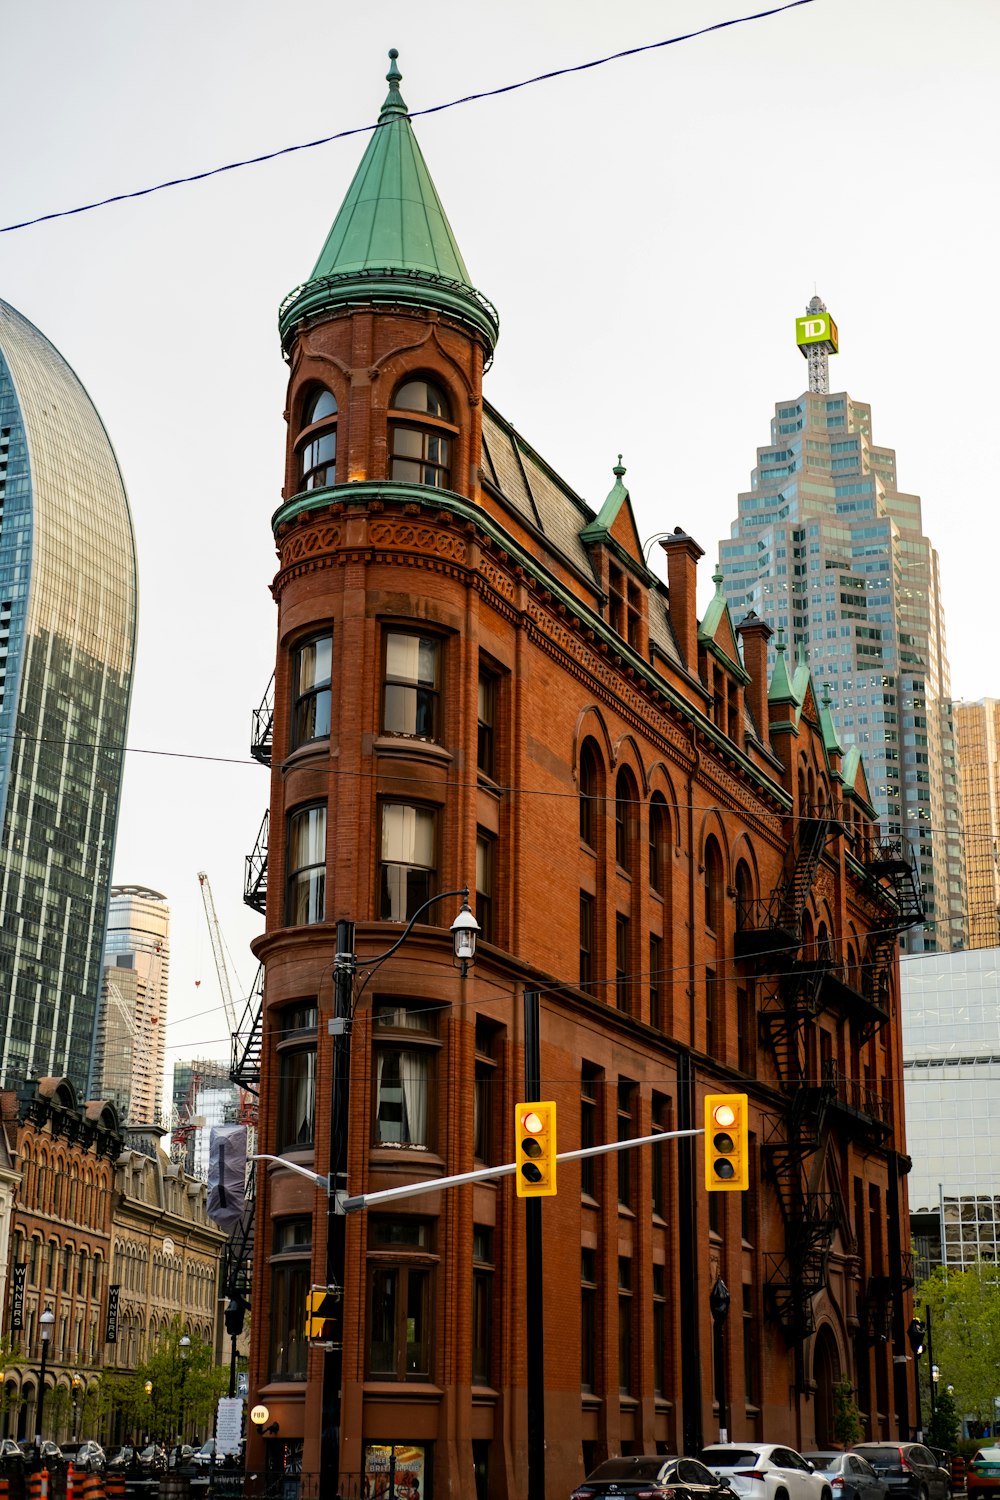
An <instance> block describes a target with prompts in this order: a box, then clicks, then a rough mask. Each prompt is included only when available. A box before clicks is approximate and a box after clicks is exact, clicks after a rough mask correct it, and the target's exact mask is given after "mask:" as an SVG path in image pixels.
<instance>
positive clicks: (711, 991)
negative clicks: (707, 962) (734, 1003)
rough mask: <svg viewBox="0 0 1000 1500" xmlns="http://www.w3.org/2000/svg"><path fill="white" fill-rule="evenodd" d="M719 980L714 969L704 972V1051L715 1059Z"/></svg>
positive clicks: (717, 1033) (717, 1032)
mask: <svg viewBox="0 0 1000 1500" xmlns="http://www.w3.org/2000/svg"><path fill="white" fill-rule="evenodd" d="M718 1021H719V978H718V975H717V974H716V973H715V970H714V969H706V970H705V1051H706V1052H707V1053H708V1055H709V1057H717V1056H718V1053H717V1052H716V1048H717V1046H718V1044H719V1040H720V1038H719V1028H718Z"/></svg>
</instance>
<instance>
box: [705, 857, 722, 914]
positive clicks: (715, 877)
mask: <svg viewBox="0 0 1000 1500" xmlns="http://www.w3.org/2000/svg"><path fill="white" fill-rule="evenodd" d="M722 909H723V908H722V855H721V854H720V852H719V846H718V844H717V843H716V841H715V839H714V838H710V839H709V840H708V841H707V843H706V844H705V926H706V927H711V929H712V931H713V932H721V931H722Z"/></svg>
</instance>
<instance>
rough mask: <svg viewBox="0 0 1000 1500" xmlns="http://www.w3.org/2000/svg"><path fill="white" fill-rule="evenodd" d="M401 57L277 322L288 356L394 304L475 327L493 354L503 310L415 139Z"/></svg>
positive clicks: (392, 66) (394, 53)
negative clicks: (302, 329) (313, 253)
mask: <svg viewBox="0 0 1000 1500" xmlns="http://www.w3.org/2000/svg"><path fill="white" fill-rule="evenodd" d="M398 55H399V54H398V52H397V51H396V48H395V47H393V48H392V49H391V50H390V52H389V71H388V73H386V75H385V78H386V82H387V83H388V85H389V92H388V93H387V95H386V97H385V102H384V104H383V105H382V111H381V114H380V115H379V119H378V125H377V126H376V127H375V129H374V130H373V131H372V134H371V139H370V140H369V142H368V145H367V147H366V149H365V154H364V156H363V157H362V159H361V165H360V166H359V167H358V170H357V172H356V173H355V174H354V181H353V182H352V183H351V185H350V187H349V188H348V190H347V196H346V197H345V198H344V201H343V203H342V204H341V206H340V209H339V210H338V213H337V216H336V218H335V219H334V221H333V226H332V228H331V229H330V232H329V234H328V235H327V237H326V243H325V244H324V246H323V249H322V250H321V251H320V255H319V259H318V260H317V262H316V264H315V266H314V267H313V270H312V274H311V275H310V277H309V280H308V281H307V282H305V283H304V285H302V286H300V287H296V289H295V291H293V292H291V293H290V294H289V295H288V297H286V298H285V301H284V303H283V304H282V307H281V311H280V313H279V317H278V322H279V327H280V329H281V336H282V342H283V344H284V346H285V349H286V352H287V349H288V346H289V342H290V338H291V335H292V332H293V330H294V329H295V328H296V327H297V326H298V324H299V323H301V322H302V321H303V320H305V319H310V320H313V319H316V318H318V317H322V316H324V315H325V314H327V313H329V312H331V311H333V309H334V308H336V307H343V306H344V305H347V304H350V305H357V304H358V303H359V302H362V303H363V302H368V303H371V302H382V303H385V302H389V301H391V302H392V303H394V304H395V305H397V306H398V305H400V304H403V305H407V304H408V305H411V306H419V307H433V308H436V309H438V310H439V311H441V312H445V313H448V314H450V315H451V316H452V317H456V318H458V319H459V320H460V321H461V322H464V323H465V324H466V325H468V326H471V327H472V328H473V330H474V331H475V332H476V333H477V334H478V335H479V336H480V338H481V339H482V340H483V343H484V345H485V347H486V360H487V363H488V362H489V359H490V358H491V357H492V353H493V347H494V345H495V343H496V339H497V334H498V322H497V315H496V310H495V309H494V308H493V307H492V305H491V304H490V303H489V302H488V301H487V300H486V298H485V297H484V296H483V295H482V293H481V292H478V291H477V290H476V289H475V287H474V286H473V285H472V281H471V278H470V276H469V272H468V270H467V269H466V265H465V261H464V260H463V259H462V252H461V251H460V250H459V248H458V243H457V241H456V239H455V236H454V234H453V233H452V229H451V225H450V224H449V223H448V218H447V215H446V214H445V211H444V208H443V207H442V204H441V200H440V198H439V197H438V195H437V189H436V188H435V186H434V183H433V182H432V180H431V175H430V173H429V172H428V170H427V164H426V162H425V161H424V158H423V154H422V153H421V150H420V147H419V145H418V144H417V139H416V136H415V135H414V133H413V126H412V124H411V122H410V117H409V114H408V113H407V108H406V104H405V102H404V100H403V96H402V94H401V93H400V92H399V84H400V83H401V82H402V76H403V75H402V73H401V72H400V70H399V68H398V66H397V63H396V59H397V57H398Z"/></svg>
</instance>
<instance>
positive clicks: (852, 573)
mask: <svg viewBox="0 0 1000 1500" xmlns="http://www.w3.org/2000/svg"><path fill="white" fill-rule="evenodd" d="M810 315H811V316H810ZM799 325H800V328H799V334H800V337H799V343H800V346H801V347H802V352H803V353H804V354H806V355H807V356H808V358H809V389H808V390H807V391H805V392H804V393H803V394H802V395H801V396H798V397H796V398H794V399H789V400H787V401H782V402H779V403H778V405H777V406H776V407H775V409H774V417H773V418H772V421H771V431H770V438H769V441H768V442H767V443H766V444H765V445H764V446H763V447H761V448H758V449H757V463H756V466H755V468H754V470H753V473H752V475H751V480H750V489H749V490H747V491H745V492H744V493H743V494H741V495H740V496H739V498H738V502H737V518H736V520H735V521H734V523H733V526H732V531H731V535H730V537H729V539H727V540H725V541H723V542H722V543H721V544H720V553H719V559H720V565H721V569H722V577H723V588H724V591H725V594H726V598H727V599H728V602H729V606H730V608H731V610H732V611H733V614H734V618H735V619H737V620H739V619H741V618H742V617H743V616H744V615H745V614H746V613H747V612H748V610H751V609H752V610H754V611H756V613H757V614H758V615H759V616H761V618H762V619H765V620H767V622H768V623H769V624H770V625H772V626H774V627H776V628H777V629H778V630H779V631H780V632H781V633H782V636H783V638H784V639H785V641H786V642H787V643H788V644H789V645H790V646H791V648H792V660H793V661H794V660H795V658H796V657H797V656H798V654H799V653H800V652H802V653H805V655H806V656H807V658H808V661H809V665H810V668H811V670H812V677H813V681H814V682H815V683H817V684H819V685H822V684H829V690H830V698H831V700H832V701H831V712H832V715H833V723H834V726H835V728H836V730H837V735H838V738H839V740H840V742H841V744H842V745H843V746H844V747H845V748H846V747H847V746H849V745H858V746H859V747H860V749H861V752H862V759H863V762H864V767H865V773H866V775H867V778H868V785H869V791H870V794H871V799H872V804H873V806H874V808H875V811H876V813H877V814H878V817H879V820H880V822H881V824H882V827H883V830H884V832H885V833H886V834H887V835H888V836H889V837H890V838H895V837H899V836H902V837H903V838H905V839H906V840H907V841H908V842H909V844H910V846H911V849H912V851H913V854H914V859H915V864H916V866H917V870H918V872H919V879H920V882H921V886H922V889H923V894H924V909H925V913H926V921H925V925H924V927H923V928H920V927H917V928H914V929H913V930H912V931H911V932H908V933H903V935H902V937H901V940H900V941H901V946H902V949H903V951H904V952H915V951H934V950H939V949H940V950H944V951H947V950H950V949H954V948H961V947H964V946H965V942H966V917H965V866H964V859H963V850H962V814H961V796H960V789H959V785H958V774H957V768H956V756H955V733H954V725H953V722H952V706H951V701H950V697H951V687H950V677H949V669H948V659H947V655H946V652H945V634H944V613H943V609H942V604H941V593H940V581H939V573H938V557H937V552H936V551H935V549H934V547H933V546H932V545H931V543H930V541H929V540H928V538H927V537H926V536H925V535H924V532H923V524H922V520H921V511H920V498H919V496H917V495H909V494H905V493H904V492H903V491H901V490H900V489H899V488H898V487H897V479H896V455H895V452H894V451H893V449H892V448H886V447H883V446H881V445H879V444H877V443H875V442H874V440H873V438H872V417H871V407H870V406H868V405H867V404H866V403H865V402H862V401H855V400H853V399H852V398H851V397H850V396H849V395H848V394H847V393H846V392H845V391H838V392H833V393H831V392H830V391H829V390H828V388H827V387H828V384H829V382H828V378H827V354H828V353H833V352H835V351H836V326H835V325H834V324H833V322H832V320H831V319H830V318H829V315H828V314H827V312H826V308H825V307H824V306H823V304H822V302H821V301H820V300H819V298H818V297H816V298H813V300H812V302H811V303H810V304H809V307H808V309H807V316H806V318H804V319H799ZM803 326H804V327H805V328H806V329H808V328H809V327H811V326H814V327H815V328H816V330H817V337H822V338H823V342H822V343H821V344H820V345H819V346H818V348H817V346H816V345H815V344H814V343H810V342H809V340H808V338H807V337H803V336H802V327H803ZM831 330H832V335H831ZM776 639H777V638H776ZM773 645H774V643H772V651H773Z"/></svg>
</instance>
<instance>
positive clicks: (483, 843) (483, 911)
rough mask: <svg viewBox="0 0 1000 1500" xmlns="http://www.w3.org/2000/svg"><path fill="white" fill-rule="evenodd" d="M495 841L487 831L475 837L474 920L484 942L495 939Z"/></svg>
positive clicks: (491, 941) (490, 941)
mask: <svg viewBox="0 0 1000 1500" xmlns="http://www.w3.org/2000/svg"><path fill="white" fill-rule="evenodd" d="M496 847H497V841H496V839H495V838H493V837H491V835H490V834H488V833H479V834H478V836H477V838H476V921H477V922H478V923H479V928H480V931H479V936H480V937H481V938H482V939H483V941H484V942H486V943H493V942H495V941H496V937H495V926H494V912H493V886H494V881H495V878H496V877H495V867H496Z"/></svg>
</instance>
